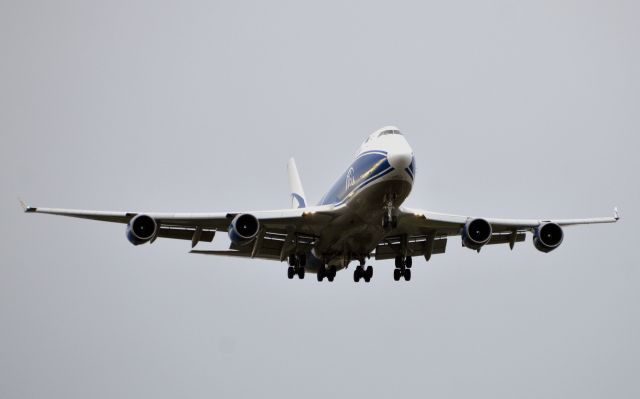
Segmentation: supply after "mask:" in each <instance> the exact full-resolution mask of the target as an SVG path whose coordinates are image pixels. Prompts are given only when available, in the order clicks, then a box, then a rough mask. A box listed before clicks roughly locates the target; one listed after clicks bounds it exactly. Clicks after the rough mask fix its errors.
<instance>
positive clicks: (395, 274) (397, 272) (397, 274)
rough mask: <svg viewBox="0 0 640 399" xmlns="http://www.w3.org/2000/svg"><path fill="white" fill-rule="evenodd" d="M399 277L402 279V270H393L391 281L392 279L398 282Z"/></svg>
mask: <svg viewBox="0 0 640 399" xmlns="http://www.w3.org/2000/svg"><path fill="white" fill-rule="evenodd" d="M400 277H402V270H400V269H395V270H394V271H393V279H394V280H395V281H400Z"/></svg>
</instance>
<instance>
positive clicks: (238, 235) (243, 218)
mask: <svg viewBox="0 0 640 399" xmlns="http://www.w3.org/2000/svg"><path fill="white" fill-rule="evenodd" d="M259 230H260V222H259V221H258V219H257V218H256V217H255V216H253V215H250V214H248V213H242V214H240V215H236V217H234V218H233V220H232V221H231V224H230V225H229V239H231V241H232V242H233V243H234V244H237V245H246V244H249V243H250V242H251V241H253V240H255V238H256V237H257V235H258V231H259Z"/></svg>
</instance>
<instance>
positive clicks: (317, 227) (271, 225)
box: [21, 202, 340, 260]
mask: <svg viewBox="0 0 640 399" xmlns="http://www.w3.org/2000/svg"><path fill="white" fill-rule="evenodd" d="M21 203H22V202H21ZM22 206H23V209H24V211H25V212H26V213H42V214H48V215H58V216H68V217H74V218H80V219H89V220H97V221H102V222H112V223H122V224H128V223H129V222H130V221H131V219H133V218H134V217H135V216H137V215H141V214H144V215H147V216H150V217H151V218H153V219H154V220H155V221H156V223H157V225H158V232H157V234H156V236H155V237H154V238H153V239H152V240H151V242H153V241H154V240H155V239H156V238H158V237H160V238H174V239H183V240H191V242H192V247H194V246H195V245H196V244H197V243H198V242H200V241H206V242H211V241H212V240H213V238H214V236H215V233H216V231H220V230H222V231H225V232H226V231H227V229H228V228H229V224H230V223H231V221H232V220H233V218H234V217H235V216H236V215H238V214H240V213H250V214H251V215H253V216H255V217H256V218H257V219H258V221H259V222H260V231H259V234H258V237H257V239H256V240H254V242H253V243H252V244H251V245H248V246H238V245H235V244H232V245H231V247H230V249H229V250H227V251H192V252H193V253H206V254H211V255H229V256H249V257H257V258H265V259H278V260H283V259H286V257H287V256H288V255H289V252H290V251H291V250H292V249H294V248H295V247H296V245H298V247H297V248H298V249H300V246H305V245H309V246H310V245H311V244H312V242H313V240H314V239H315V237H317V236H318V235H319V233H320V231H321V229H322V227H323V226H325V225H326V224H327V223H330V222H331V220H333V219H334V218H335V217H337V216H339V215H340V210H339V209H336V208H333V207H331V206H318V207H308V208H299V209H283V210H269V211H254V212H251V211H249V212H218V213H157V212H106V211H90V210H77V209H58V208H39V207H30V206H27V205H26V204H24V203H22Z"/></svg>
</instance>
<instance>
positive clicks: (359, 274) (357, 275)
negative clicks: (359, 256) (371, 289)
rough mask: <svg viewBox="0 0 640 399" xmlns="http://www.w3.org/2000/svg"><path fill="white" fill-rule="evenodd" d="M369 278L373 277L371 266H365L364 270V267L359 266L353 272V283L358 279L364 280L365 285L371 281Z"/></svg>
mask: <svg viewBox="0 0 640 399" xmlns="http://www.w3.org/2000/svg"><path fill="white" fill-rule="evenodd" d="M371 277H373V267H371V266H367V267H366V269H365V267H364V265H360V266H358V267H356V270H354V271H353V281H355V282H356V283H357V282H359V281H360V279H364V281H365V283H368V282H369V281H371Z"/></svg>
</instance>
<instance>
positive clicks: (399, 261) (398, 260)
mask: <svg viewBox="0 0 640 399" xmlns="http://www.w3.org/2000/svg"><path fill="white" fill-rule="evenodd" d="M402 261H403V259H402V256H396V268H398V269H402V268H403V267H404V263H403V262H402Z"/></svg>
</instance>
